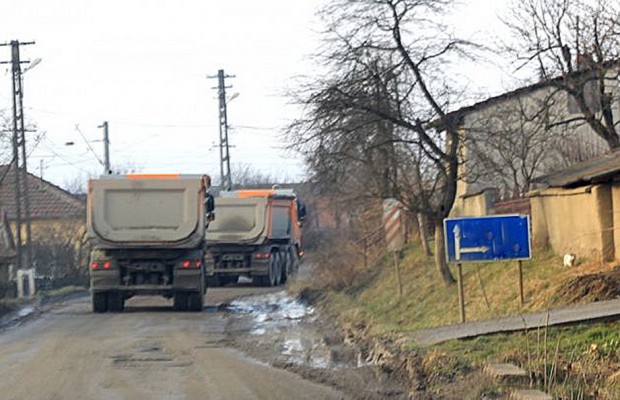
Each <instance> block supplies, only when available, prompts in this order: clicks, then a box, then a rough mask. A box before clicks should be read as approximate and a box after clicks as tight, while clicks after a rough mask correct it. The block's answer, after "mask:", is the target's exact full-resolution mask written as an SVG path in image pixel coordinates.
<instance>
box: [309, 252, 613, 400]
mask: <svg viewBox="0 0 620 400" xmlns="http://www.w3.org/2000/svg"><path fill="white" fill-rule="evenodd" d="M338 249H339V250H337V251H338V254H334V255H332V256H331V257H330V256H328V257H326V258H324V259H323V260H317V261H316V269H317V273H316V279H315V282H314V286H315V288H319V290H320V291H321V293H322V296H321V299H322V300H321V303H322V305H323V306H324V307H325V308H326V309H327V310H328V312H329V313H330V314H332V315H334V316H336V317H335V318H336V319H337V320H338V321H339V323H340V324H342V325H343V326H346V325H350V324H355V323H359V321H363V322H364V326H365V327H366V328H365V329H367V332H368V334H369V336H371V337H375V338H380V337H382V336H387V335H389V336H391V337H394V336H396V337H401V338H402V337H406V335H407V334H408V333H410V332H411V331H414V330H416V329H421V328H428V327H434V326H440V325H446V324H456V323H458V322H459V320H460V317H459V315H460V314H459V307H458V293H457V285H452V286H449V287H446V286H445V285H444V284H443V283H442V281H441V279H440V277H439V273H438V272H437V271H436V269H435V266H434V263H433V259H432V257H427V256H425V255H424V254H423V253H422V251H421V249H420V248H419V247H415V246H413V247H411V248H409V249H407V250H406V251H405V252H404V255H403V257H402V260H401V263H400V271H401V281H402V284H403V295H402V296H399V295H398V291H397V280H396V273H395V268H394V264H393V260H392V258H391V257H390V256H383V257H381V258H379V259H378V260H377V262H376V263H374V265H369V266H367V267H366V268H363V267H360V266H359V257H357V258H356V257H355V256H354V255H353V254H352V255H351V257H350V262H349V263H347V264H346V265H345V264H343V263H342V262H340V265H341V266H342V268H341V270H340V271H339V270H338V268H339V267H338V260H342V259H345V260H346V259H347V258H346V257H344V256H343V254H342V252H343V251H344V252H346V249H345V248H344V247H340V248H338ZM325 260H328V261H327V262H326V261H325ZM353 264H357V265H358V266H353ZM371 264H373V263H371ZM327 269H329V270H327ZM339 274H340V275H339ZM453 275H454V276H455V277H456V270H455V268H454V269H453ZM518 276H519V275H518V268H517V263H516V262H498V263H484V264H464V265H463V278H464V279H463V281H464V292H465V300H466V315H467V320H468V321H474V320H485V319H491V318H495V317H501V316H507V315H515V314H519V313H522V312H535V311H544V310H547V309H549V308H557V307H562V306H566V305H569V304H573V303H576V302H588V301H594V300H605V299H608V298H612V297H614V296H617V295H618V293H620V270H619V269H617V268H614V266H613V265H608V264H603V263H597V262H593V261H588V260H580V262H579V263H578V264H577V265H576V266H574V267H569V268H567V267H564V266H563V265H562V260H561V257H559V256H556V255H553V254H551V253H549V252H540V251H539V252H537V253H536V255H535V257H534V259H533V260H530V261H524V262H523V276H524V293H525V296H524V297H525V306H524V307H521V305H520V300H519V280H518ZM584 277H585V278H587V279H584ZM399 343H401V345H402V346H403V350H404V351H411V350H412V349H414V350H416V349H415V345H413V344H412V343H410V342H407V341H406V340H405V341H400V342H399ZM418 350H419V349H418ZM419 352H420V353H423V354H424V362H423V368H424V373H423V375H425V376H428V377H429V380H430V381H429V382H427V384H428V385H429V387H428V390H430V391H434V390H436V391H438V393H441V392H442V390H444V389H442V388H446V387H452V388H451V389H448V390H454V391H456V392H457V393H458V392H459V390H460V389H459V388H458V387H459V385H460V384H464V383H465V382H466V381H467V380H468V379H469V378H468V377H469V376H470V375H471V374H472V373H473V371H479V370H480V369H481V368H482V367H483V366H484V365H485V364H487V363H489V362H496V363H497V362H512V363H515V364H517V365H520V366H522V367H524V368H525V369H526V370H528V371H529V372H530V373H531V376H530V383H531V384H532V385H533V386H534V387H539V388H541V389H544V390H547V391H548V392H550V393H553V394H554V395H555V396H558V397H562V396H563V398H570V399H572V398H575V399H578V398H583V399H589V398H592V399H594V398H610V399H615V398H620V322H610V323H600V324H596V325H583V326H575V327H560V328H554V327H548V328H544V329H539V330H532V331H530V332H528V333H525V332H518V333H513V334H498V335H490V336H485V337H479V338H476V339H473V340H465V341H451V342H446V343H443V344H439V345H436V346H433V347H431V348H428V349H423V350H419ZM446 377H447V378H446ZM433 385H436V386H437V387H434V386H433ZM468 385H471V382H468ZM481 385H482V386H484V387H485V389H483V391H487V392H488V393H491V394H492V393H502V389H501V385H499V384H498V385H499V386H497V387H496V386H495V384H494V383H492V382H491V383H489V382H486V383H484V385H483V384H481ZM489 385H490V386H489ZM454 387H456V389H455V388H454ZM475 393H476V394H475V395H473V396H478V395H480V393H482V392H480V391H475ZM485 393H486V392H485ZM447 398H449V395H448V397H447Z"/></svg>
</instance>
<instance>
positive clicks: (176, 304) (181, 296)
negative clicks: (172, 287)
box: [172, 292, 187, 311]
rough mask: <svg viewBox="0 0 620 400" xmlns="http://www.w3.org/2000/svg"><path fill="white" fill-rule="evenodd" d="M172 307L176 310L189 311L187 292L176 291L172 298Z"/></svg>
mask: <svg viewBox="0 0 620 400" xmlns="http://www.w3.org/2000/svg"><path fill="white" fill-rule="evenodd" d="M172 309H173V310H174V311H187V293H185V292H175V293H174V296H173V298H172Z"/></svg>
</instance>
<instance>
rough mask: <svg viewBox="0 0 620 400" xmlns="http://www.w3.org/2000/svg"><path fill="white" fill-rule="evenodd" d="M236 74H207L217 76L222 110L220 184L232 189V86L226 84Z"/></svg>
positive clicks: (222, 72) (221, 70)
mask: <svg viewBox="0 0 620 400" xmlns="http://www.w3.org/2000/svg"><path fill="white" fill-rule="evenodd" d="M234 77H235V76H234V75H226V74H224V70H223V69H220V70H219V71H217V75H216V76H207V78H217V80H218V87H217V88H213V89H217V90H218V97H219V111H220V113H219V114H220V185H221V186H222V188H223V189H225V190H231V189H232V177H231V176H230V146H229V145H228V115H227V112H226V89H230V88H231V87H232V86H226V78H234Z"/></svg>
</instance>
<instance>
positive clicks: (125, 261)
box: [87, 175, 207, 312]
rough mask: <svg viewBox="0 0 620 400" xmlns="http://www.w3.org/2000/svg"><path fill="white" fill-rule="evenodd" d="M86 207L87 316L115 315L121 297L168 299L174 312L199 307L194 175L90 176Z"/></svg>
mask: <svg viewBox="0 0 620 400" xmlns="http://www.w3.org/2000/svg"><path fill="white" fill-rule="evenodd" d="M87 203H88V207H87V209H88V212H87V231H88V236H89V238H90V240H91V243H92V251H91V256H90V266H91V268H90V271H91V292H92V293H93V309H94V311H96V312H102V311H108V310H111V311H120V310H122V308H123V306H124V301H125V300H126V299H127V298H129V297H131V296H134V295H142V294H146V295H163V296H165V297H169V298H174V305H175V308H178V309H180V310H183V309H192V310H196V311H197V310H198V308H200V309H202V302H203V300H202V296H203V293H204V291H205V290H206V286H205V284H204V279H205V277H204V271H205V269H204V247H205V229H206V225H207V222H206V217H205V211H204V187H203V186H202V181H201V176H198V175H189V176H183V175H181V176H178V175H176V176H175V175H171V176H159V177H152V178H149V177H148V176H142V177H140V176H138V177H136V176H117V177H115V176H111V177H102V178H100V179H93V180H91V181H90V182H89V192H88V201H87ZM198 293H200V298H199V299H198Z"/></svg>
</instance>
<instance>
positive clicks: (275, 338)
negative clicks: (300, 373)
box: [220, 291, 358, 369]
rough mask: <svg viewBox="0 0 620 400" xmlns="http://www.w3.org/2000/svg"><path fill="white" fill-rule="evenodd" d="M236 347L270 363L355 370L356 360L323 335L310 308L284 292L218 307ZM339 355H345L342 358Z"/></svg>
mask: <svg viewBox="0 0 620 400" xmlns="http://www.w3.org/2000/svg"><path fill="white" fill-rule="evenodd" d="M220 311H223V312H225V313H227V315H228V318H229V322H228V329H227V331H228V332H229V333H233V332H234V336H235V337H234V342H235V344H236V347H239V348H241V349H242V350H244V351H245V352H247V353H249V354H251V355H253V356H255V357H258V358H260V359H263V360H268V361H270V362H272V363H274V364H284V365H291V364H292V365H299V366H305V367H309V368H314V369H341V368H352V367H353V368H355V367H357V366H358V365H357V361H356V360H355V357H354V356H350V354H348V353H349V352H346V351H344V350H345V349H344V346H343V345H342V344H341V342H340V341H339V340H338V339H337V338H335V335H332V334H330V332H326V328H325V326H324V325H323V324H322V323H321V322H320V320H319V315H318V313H317V311H316V310H315V309H314V307H312V306H310V305H308V304H305V303H303V302H302V301H300V300H299V299H297V298H295V297H292V296H291V295H290V294H288V293H287V292H285V291H281V292H276V293H269V294H262V295H255V296H248V297H243V298H241V299H238V300H235V301H232V302H231V303H229V304H225V305H222V306H220ZM343 353H347V356H346V357H343Z"/></svg>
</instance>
